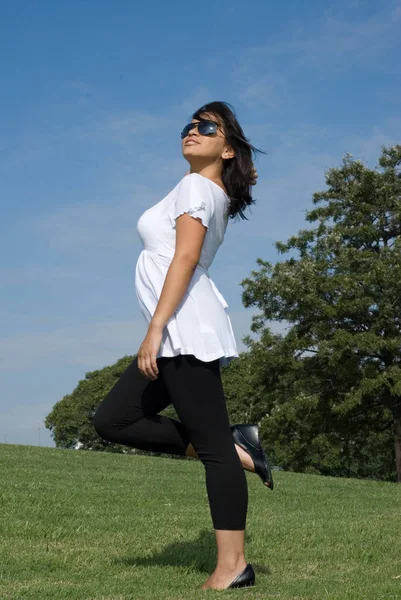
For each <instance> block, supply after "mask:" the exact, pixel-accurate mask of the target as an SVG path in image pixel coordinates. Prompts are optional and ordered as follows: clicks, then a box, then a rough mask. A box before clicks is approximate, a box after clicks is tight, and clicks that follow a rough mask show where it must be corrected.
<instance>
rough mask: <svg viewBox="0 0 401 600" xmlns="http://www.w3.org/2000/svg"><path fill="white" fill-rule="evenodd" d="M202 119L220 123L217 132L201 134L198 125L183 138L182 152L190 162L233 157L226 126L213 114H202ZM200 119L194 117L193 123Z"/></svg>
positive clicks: (212, 160) (213, 160)
mask: <svg viewBox="0 0 401 600" xmlns="http://www.w3.org/2000/svg"><path fill="white" fill-rule="evenodd" d="M201 117H202V120H208V121H214V122H215V123H217V125H218V129H217V132H216V133H212V134H211V135H201V134H200V133H199V131H198V128H197V127H194V128H193V129H191V131H189V133H188V135H187V137H185V138H184V139H183V140H182V154H183V156H184V157H185V158H186V159H187V160H188V162H189V163H192V162H197V160H201V161H202V162H204V161H205V159H206V160H208V161H210V162H217V161H218V160H219V159H220V158H221V159H225V158H231V157H232V156H233V153H232V152H231V153H230V151H229V150H230V147H229V146H228V144H227V140H226V138H225V134H224V126H223V125H222V124H221V122H220V121H219V120H218V119H217V118H216V116H215V115H213V114H207V113H205V114H203V115H201ZM199 122H200V121H199V119H192V121H191V123H199Z"/></svg>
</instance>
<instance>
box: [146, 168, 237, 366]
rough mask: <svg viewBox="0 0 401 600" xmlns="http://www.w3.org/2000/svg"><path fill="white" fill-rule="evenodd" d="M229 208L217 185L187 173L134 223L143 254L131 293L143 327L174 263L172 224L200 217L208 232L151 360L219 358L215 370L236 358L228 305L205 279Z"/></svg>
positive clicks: (210, 359)
mask: <svg viewBox="0 0 401 600" xmlns="http://www.w3.org/2000/svg"><path fill="white" fill-rule="evenodd" d="M229 202H230V199H229V197H228V196H227V195H226V193H225V192H224V190H223V189H222V188H221V187H220V186H219V185H217V184H216V183H214V182H213V181H211V180H210V179H208V178H207V177H203V175H199V173H190V174H188V175H185V176H184V177H183V178H182V179H181V181H180V182H179V183H178V184H177V185H176V186H175V188H174V189H173V190H172V191H171V192H170V193H169V194H167V196H166V197H165V198H163V200H161V201H160V202H158V203H157V204H155V205H154V206H152V207H151V208H149V209H148V210H146V211H145V212H144V213H143V214H142V215H141V216H140V218H139V220H138V223H137V231H138V234H139V237H140V239H141V241H142V243H143V250H142V252H141V253H140V255H139V258H138V261H137V264H136V269H135V290H136V295H137V298H138V302H139V306H140V309H141V312H142V314H143V316H144V317H145V319H146V321H147V322H148V323H150V321H151V319H152V316H153V314H154V312H155V310H156V306H157V303H158V301H159V298H160V295H161V291H162V288H163V284H164V280H165V278H166V275H167V270H168V268H169V266H170V263H171V261H172V259H173V257H174V250H175V238H176V234H175V219H176V218H177V217H178V216H179V215H182V214H183V213H185V212H187V213H189V214H190V215H191V216H193V217H199V218H200V219H201V220H202V223H203V224H204V225H205V226H206V227H207V231H206V235H205V239H204V243H203V247H202V251H201V256H200V260H199V263H198V265H197V266H196V268H195V271H194V275H193V276H192V279H191V281H190V283H189V286H188V288H187V290H186V292H185V294H184V296H183V298H182V300H181V302H180V304H179V305H178V307H177V309H176V311H175V312H174V313H173V315H172V316H171V317H170V319H169V320H168V321H167V323H166V325H165V327H164V329H163V337H162V342H161V345H160V349H159V351H158V353H157V355H156V358H159V357H161V356H177V355H178V354H193V355H195V356H196V357H197V358H198V359H200V360H202V361H205V362H210V361H212V360H216V359H217V358H220V366H221V367H225V366H227V365H228V364H229V363H230V362H231V360H233V359H234V358H237V357H238V356H239V354H238V351H237V346H236V343H235V338H234V332H233V329H232V326H231V321H230V317H229V316H228V314H227V312H226V308H227V307H228V304H227V302H226V301H225V299H224V298H223V296H222V295H221V293H220V292H219V290H218V289H217V287H216V285H215V284H214V283H213V281H212V279H211V278H210V277H209V273H208V268H209V267H210V265H211V264H212V262H213V259H214V257H215V255H216V252H217V250H218V248H219V246H220V245H221V244H222V242H223V239H224V234H225V231H226V228H227V223H228V205H229Z"/></svg>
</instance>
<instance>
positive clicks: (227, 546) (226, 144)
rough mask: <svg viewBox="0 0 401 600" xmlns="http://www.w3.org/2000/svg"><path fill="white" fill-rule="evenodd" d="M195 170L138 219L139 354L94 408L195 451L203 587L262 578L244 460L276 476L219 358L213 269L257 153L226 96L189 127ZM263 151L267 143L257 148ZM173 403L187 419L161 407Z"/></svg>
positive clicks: (152, 438)
mask: <svg viewBox="0 0 401 600" xmlns="http://www.w3.org/2000/svg"><path fill="white" fill-rule="evenodd" d="M181 139H182V153H183V156H184V158H185V159H186V160H187V161H188V162H189V164H190V167H191V169H190V171H189V173H187V174H186V175H185V176H184V177H183V178H182V180H181V181H180V182H179V183H178V185H177V186H176V187H175V188H174V189H173V190H172V191H171V192H170V193H169V194H168V195H167V196H166V197H165V198H163V199H162V200H161V201H160V202H158V203H157V204H156V205H155V206H153V207H151V208H150V209H148V210H146V211H145V212H144V213H143V214H142V215H141V217H140V219H139V220H138V224H137V229H138V233H139V236H140V238H141V240H142V242H143V245H144V249H143V250H142V252H141V253H140V256H139V258H138V262H137V265H136V271H135V289H136V294H137V298H138V302H139V305H140V308H141V311H142V313H143V315H144V317H145V319H146V320H147V322H148V323H149V327H148V331H147V335H146V337H145V339H144V340H143V342H142V344H141V347H140V348H139V351H138V355H137V357H136V358H135V360H134V361H133V362H132V363H131V365H130V366H129V367H128V369H127V370H126V371H125V372H124V373H123V374H122V375H121V377H120V379H119V380H118V382H117V383H116V384H115V385H114V387H113V388H112V389H111V390H110V392H109V393H108V395H107V396H106V398H105V399H104V400H103V402H102V403H101V405H100V406H99V408H98V410H97V412H96V414H95V416H94V426H95V429H96V431H97V432H98V434H99V435H100V436H101V437H102V438H104V439H106V440H109V441H110V442H114V443H118V444H125V445H127V446H131V447H133V448H140V449H143V450H149V451H153V452H162V453H163V452H164V453H170V454H178V455H182V456H192V457H194V458H199V459H200V460H201V461H202V463H203V465H204V467H205V473H206V488H207V493H208V499H209V505H210V511H211V516H212V521H213V526H214V529H215V534H216V542H217V549H218V559H217V566H216V569H215V571H214V572H213V573H212V575H211V576H210V577H209V578H208V579H207V581H206V582H205V583H204V584H203V586H202V589H208V588H213V589H226V588H232V587H245V586H250V585H254V583H255V573H254V570H253V567H252V565H251V564H247V563H246V561H245V553H244V531H245V523H246V514H247V507H248V488H247V481H246V476H245V472H244V469H246V470H248V471H252V472H256V473H258V475H259V476H260V477H261V478H262V481H263V482H264V483H265V485H266V486H267V487H270V488H271V489H273V481H272V477H271V472H270V468H269V465H268V461H267V457H266V456H265V454H264V452H263V449H262V447H261V445H260V441H259V435H258V427H257V425H246V424H238V425H233V426H231V427H230V424H229V418H228V414H227V408H226V404H225V397H224V391H223V387H222V382H221V376H220V367H222V366H226V365H228V364H229V363H230V362H231V361H232V360H233V359H234V358H236V357H238V356H239V355H238V352H237V347H236V344H235V339H234V334H233V330H232V327H231V322H230V318H229V316H228V314H227V313H226V308H227V306H228V305H227V303H226V301H225V300H224V298H223V296H222V295H221V294H220V292H219V291H218V289H217V287H216V286H215V284H214V283H213V281H212V280H211V279H210V277H209V273H208V268H209V266H210V265H211V263H212V261H213V258H214V256H215V254H216V252H217V249H218V247H219V246H220V245H221V243H222V242H223V239H224V234H225V231H226V227H227V223H228V218H229V217H231V218H233V217H234V216H235V215H236V214H237V213H240V215H241V217H242V218H246V217H244V216H243V214H242V209H243V208H244V207H246V206H247V205H249V204H251V203H253V202H254V201H253V200H252V197H251V194H250V186H251V185H253V184H255V183H256V177H257V174H256V170H255V169H254V168H253V163H252V159H251V151H254V152H255V151H258V150H256V148H254V147H253V146H252V145H251V144H250V143H249V142H248V140H247V139H246V138H245V136H244V133H243V131H242V129H241V127H240V125H239V123H238V121H237V119H236V116H235V114H234V112H233V111H232V110H231V109H230V105H229V104H227V103H225V102H211V103H209V104H206V105H204V106H202V107H201V108H200V109H199V110H198V111H196V112H195V113H194V115H193V118H192V121H191V123H189V124H188V125H186V126H185V127H184V129H183V131H182V132H181ZM258 152H259V151H258ZM171 403H172V404H173V406H174V408H175V410H176V412H177V414H178V416H179V418H180V420H179V421H178V420H176V419H170V418H168V417H165V416H161V415H159V414H158V413H159V412H160V411H161V410H163V409H164V408H166V407H167V406H168V405H169V404H171Z"/></svg>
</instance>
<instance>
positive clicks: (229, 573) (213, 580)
mask: <svg viewBox="0 0 401 600" xmlns="http://www.w3.org/2000/svg"><path fill="white" fill-rule="evenodd" d="M247 567H248V564H247V563H243V564H241V565H239V566H237V567H236V568H235V569H233V570H227V569H224V570H223V569H216V570H215V571H214V572H213V573H212V574H211V575H210V577H209V579H207V580H206V581H205V583H204V584H203V585H202V588H201V589H202V590H208V589H213V590H225V589H228V588H229V587H230V585H231V584H232V583H234V582H235V580H236V579H237V578H238V576H239V575H241V574H242V573H243V572H244V571H245V569H246V568H247ZM248 570H250V568H249V567H248ZM253 581H254V579H253ZM245 583H248V584H249V585H253V583H252V581H251V580H249V581H247V582H245ZM234 586H235V583H234ZM241 587H242V586H241Z"/></svg>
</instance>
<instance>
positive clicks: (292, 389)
mask: <svg viewBox="0 0 401 600" xmlns="http://www.w3.org/2000/svg"><path fill="white" fill-rule="evenodd" d="M400 164H401V146H400V145H397V146H395V147H392V148H388V149H387V148H385V147H382V154H381V156H380V158H379V165H380V166H379V168H376V169H374V170H370V169H368V168H367V167H366V166H364V165H363V164H362V163H361V162H360V161H358V160H353V158H352V156H351V155H350V154H346V155H345V157H344V158H343V161H342V166H341V167H340V168H332V169H329V170H328V171H327V172H326V183H327V186H328V187H329V189H328V190H326V191H322V192H318V193H315V194H314V195H313V204H314V205H315V206H316V208H314V209H313V210H310V211H308V212H307V214H306V220H307V221H308V222H309V223H312V224H315V226H314V227H310V228H308V229H303V230H301V231H300V232H299V233H298V235H296V236H292V237H291V238H290V239H289V240H288V241H287V243H282V242H277V244H276V247H277V249H278V250H279V252H280V253H282V254H285V253H289V254H290V257H289V258H287V260H283V261H281V262H277V263H276V264H275V265H274V266H272V264H270V263H269V262H267V261H263V260H262V259H258V260H257V263H258V264H259V265H260V266H261V269H260V271H259V272H257V271H253V272H252V275H251V278H248V279H245V280H244V281H243V282H242V285H243V287H244V292H243V303H244V305H245V306H257V307H259V309H260V310H261V311H262V313H261V314H260V315H258V316H257V317H256V318H254V322H253V325H252V330H253V331H256V332H259V333H262V334H263V332H264V330H265V329H266V324H267V322H268V321H270V320H275V321H285V322H287V323H288V324H289V331H288V333H287V335H286V336H285V338H283V339H282V340H281V343H276V348H275V350H274V351H275V354H276V355H277V357H278V367H277V375H276V382H275V383H274V385H273V388H272V391H273V393H276V400H275V402H271V403H270V417H269V421H270V423H271V424H274V423H275V419H276V421H277V419H278V421H279V422H281V424H282V426H283V430H284V438H283V439H282V440H281V441H282V442H283V443H285V441H286V440H287V442H288V440H289V439H290V438H291V436H293V439H292V442H293V444H296V442H297V440H298V441H299V443H300V450H302V452H301V454H302V456H304V457H305V449H306V446H305V444H302V430H303V429H305V431H306V432H307V434H308V435H306V438H305V439H309V441H313V444H314V446H315V451H316V449H317V450H318V454H319V455H320V456H321V458H322V460H328V461H329V463H330V464H331V468H333V465H335V464H337V468H341V464H342V463H344V460H345V459H346V458H347V457H348V461H350V462H351V463H352V461H355V460H356V461H358V460H362V459H363V457H364V452H365V456H366V448H367V446H366V444H370V447H371V448H374V449H375V450H376V451H377V452H379V455H380V456H382V455H383V452H384V453H385V452H386V451H385V447H386V443H387V442H386V440H388V439H389V435H391V436H392V439H393V448H394V452H393V457H392V466H393V470H394V472H395V477H396V480H397V481H398V482H400V481H401V331H400V325H401V194H400V192H401V175H400ZM266 335H270V334H266ZM253 345H254V344H253ZM251 346H252V344H251ZM284 357H285V361H287V370H285V369H284V371H283V372H281V367H280V360H281V361H282V360H284ZM291 357H292V359H293V361H295V362H292V363H291V360H292V359H291ZM268 362H269V361H268ZM269 364H270V368H269V369H267V375H265V378H266V377H267V384H269V382H270V384H271V383H272V381H273V380H274V371H272V368H273V367H272V361H271V360H270V363H269ZM261 377H263V374H261ZM280 389H281V391H282V393H283V395H282V397H279V396H277V394H278V392H279V391H280ZM278 416H280V418H278ZM308 419H309V420H312V422H313V421H315V429H314V435H313V436H312V437H311V432H313V426H312V425H311V422H310V421H309V422H308ZM319 428H320V434H319V433H318V431H319ZM308 436H309V437H308ZM355 448H357V450H355ZM309 450H310V452H312V453H313V451H314V449H313V447H312V448H311V449H309ZM293 452H294V453H295V454H296V449H295V448H293ZM394 458H395V460H394ZM310 459H311V457H309V459H308V458H306V462H308V460H309V461H310ZM312 462H313V461H312ZM350 462H349V464H350ZM377 468H378V469H379V465H377Z"/></svg>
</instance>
